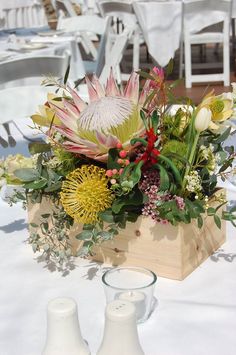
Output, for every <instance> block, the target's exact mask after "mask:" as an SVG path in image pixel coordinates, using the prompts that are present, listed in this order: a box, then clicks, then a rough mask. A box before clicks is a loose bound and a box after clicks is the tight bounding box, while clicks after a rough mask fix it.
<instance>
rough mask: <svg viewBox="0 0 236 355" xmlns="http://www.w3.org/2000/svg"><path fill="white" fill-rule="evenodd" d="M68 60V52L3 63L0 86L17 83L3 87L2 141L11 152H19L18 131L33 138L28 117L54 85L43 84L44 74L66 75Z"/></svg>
mask: <svg viewBox="0 0 236 355" xmlns="http://www.w3.org/2000/svg"><path fill="white" fill-rule="evenodd" d="M68 64H69V57H68V56H47V57H28V58H25V59H15V60H11V61H8V62H4V63H1V64H0V86H1V87H3V86H4V85H6V84H8V83H9V82H10V83H11V84H14V87H13V86H11V87H9V88H4V89H1V90H0V107H1V111H0V145H1V146H2V147H3V148H7V149H8V154H14V153H15V152H17V147H15V146H16V142H17V141H18V140H19V135H20V137H21V138H24V139H28V140H33V139H34V137H32V135H33V130H31V129H29V128H28V127H27V125H28V124H29V123H30V121H29V119H28V120H27V118H29V116H30V115H32V114H33V113H35V112H36V110H37V107H38V105H40V104H43V103H44V102H45V101H46V100H47V92H52V90H53V89H52V87H43V86H41V85H40V83H41V81H42V79H43V77H44V76H54V77H58V78H63V77H64V75H65V73H66V69H67V67H68ZM29 78H34V79H35V83H34V84H33V83H32V84H30V85H29V84H27V80H26V79H29ZM22 79H24V80H26V81H25V85H22V84H21V85H19V80H20V82H21V83H22ZM31 125H32V122H31ZM11 131H12V132H13V131H14V134H13V133H12V132H11ZM32 138H33V139H32ZM21 141H22V139H21ZM14 147H15V148H14ZM13 148H14V149H15V150H14V151H13ZM5 153H7V151H5ZM24 153H25V152H24ZM2 155H3V152H2V151H1V156H2Z"/></svg>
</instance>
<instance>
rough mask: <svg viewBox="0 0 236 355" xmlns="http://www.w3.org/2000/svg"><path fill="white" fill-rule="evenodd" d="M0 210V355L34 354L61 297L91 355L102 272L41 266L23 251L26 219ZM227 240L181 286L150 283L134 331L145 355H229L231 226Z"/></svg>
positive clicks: (83, 264)
mask: <svg viewBox="0 0 236 355" xmlns="http://www.w3.org/2000/svg"><path fill="white" fill-rule="evenodd" d="M0 153H1V152H0ZM0 211H1V214H0V282H1V291H0V354H1V355H40V354H41V351H42V348H43V346H44V342H45V336H46V307H47V303H48V301H49V300H51V299H52V298H54V297H58V296H68V297H73V298H74V299H75V300H76V301H77V302H78V310H79V319H80V324H81V329H82V333H83V335H84V338H85V339H87V341H88V343H89V345H90V349H91V352H92V355H95V354H96V351H97V349H98V347H99V345H100V342H101V339H102V334H103V326H104V316H103V314H104V307H105V295H104V291H103V286H102V282H101V275H102V273H103V271H104V270H106V266H105V265H99V264H97V263H93V262H88V261H86V260H83V259H79V258H77V259H76V260H75V266H74V267H75V269H74V270H72V271H70V273H69V274H68V275H63V273H59V272H58V271H56V270H55V269H54V267H53V265H50V264H49V265H48V267H46V265H45V263H44V262H40V259H38V258H37V255H35V254H33V252H32V250H31V246H29V245H27V244H26V238H27V222H26V212H25V211H24V210H22V209H21V206H20V205H15V206H14V207H12V208H11V207H8V205H7V204H6V203H5V202H2V201H0ZM227 235H228V240H227V242H226V243H225V244H224V245H223V246H222V248H221V249H220V250H219V251H217V252H216V253H215V254H214V255H213V256H212V257H210V258H209V259H208V260H207V261H206V262H204V263H203V264H202V265H201V266H200V267H199V268H198V269H197V270H195V271H194V272H193V273H192V274H191V275H189V276H188V277H187V278H186V279H185V280H184V281H173V280H168V279H164V278H158V282H157V286H156V291H155V297H156V298H157V299H158V306H157V308H156V309H155V311H154V313H153V314H152V316H151V317H150V319H149V320H148V321H147V322H145V323H144V324H140V325H139V327H138V330H139V335H140V341H141V344H142V346H143V349H144V351H145V354H146V355H223V354H227V355H235V349H236V337H235V329H236V298H235V294H236V277H235V275H236V233H235V230H233V228H232V227H231V225H228V230H227ZM189 237H190V238H191V236H189ZM68 355H69V354H68ZM111 355H112V354H111Z"/></svg>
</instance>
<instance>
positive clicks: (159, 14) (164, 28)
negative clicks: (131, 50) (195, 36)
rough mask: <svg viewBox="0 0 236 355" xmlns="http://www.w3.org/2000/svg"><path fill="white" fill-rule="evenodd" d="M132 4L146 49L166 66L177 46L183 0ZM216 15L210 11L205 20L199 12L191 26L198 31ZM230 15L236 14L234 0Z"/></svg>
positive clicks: (212, 22) (135, 2)
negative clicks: (203, 21) (205, 20)
mask: <svg viewBox="0 0 236 355" xmlns="http://www.w3.org/2000/svg"><path fill="white" fill-rule="evenodd" d="M133 7H134V12H135V14H136V16H137V19H138V22H139V24H140V27H141V29H142V31H143V35H144V38H145V41H146V44H147V46H148V51H149V53H150V54H151V55H152V57H153V58H154V60H156V62H157V63H158V64H159V65H160V66H162V67H164V66H166V65H167V64H168V62H169V60H170V59H171V58H174V55H175V51H176V50H177V49H178V48H179V46H180V38H181V22H182V1H180V0H175V1H168V0H166V1H161V2H160V1H159V2H158V1H134V2H133ZM217 17H218V13H217V11H212V14H211V16H209V18H208V22H207V23H205V24H204V23H202V18H201V15H200V14H199V16H196V17H194V18H192V19H191V28H192V30H193V31H200V30H201V29H202V28H204V27H206V26H210V25H211V24H214V23H216V22H217ZM232 18H236V0H233V8H232Z"/></svg>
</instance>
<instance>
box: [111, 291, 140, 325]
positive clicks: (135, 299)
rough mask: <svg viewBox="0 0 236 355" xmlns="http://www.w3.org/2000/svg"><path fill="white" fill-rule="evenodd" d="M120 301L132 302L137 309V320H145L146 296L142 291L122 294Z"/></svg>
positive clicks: (119, 297)
mask: <svg viewBox="0 0 236 355" xmlns="http://www.w3.org/2000/svg"><path fill="white" fill-rule="evenodd" d="M118 299H119V300H122V301H129V302H132V303H133V304H134V305H135V307H136V315H137V319H138V320H139V319H141V318H143V316H144V314H145V312H146V303H145V301H146V295H145V293H143V292H140V291H127V292H122V293H120V294H119V296H118Z"/></svg>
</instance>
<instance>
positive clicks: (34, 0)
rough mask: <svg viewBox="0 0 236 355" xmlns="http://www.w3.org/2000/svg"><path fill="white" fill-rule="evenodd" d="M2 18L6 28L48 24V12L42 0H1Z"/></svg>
mask: <svg viewBox="0 0 236 355" xmlns="http://www.w3.org/2000/svg"><path fill="white" fill-rule="evenodd" d="M0 18H2V19H3V24H2V27H3V28H4V29H10V28H21V27H25V28H29V27H40V26H45V25H47V18H46V14H45V11H44V7H43V6H42V3H41V1H40V0H7V1H6V0H5V1H4V0H1V2H0Z"/></svg>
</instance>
